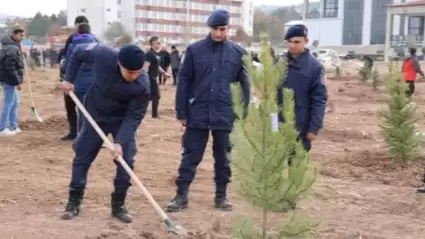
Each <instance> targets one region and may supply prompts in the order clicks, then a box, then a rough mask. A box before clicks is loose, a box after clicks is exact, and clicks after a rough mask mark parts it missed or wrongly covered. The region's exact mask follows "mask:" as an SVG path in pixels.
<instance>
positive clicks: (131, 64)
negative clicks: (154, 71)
mask: <svg viewBox="0 0 425 239" xmlns="http://www.w3.org/2000/svg"><path fill="white" fill-rule="evenodd" d="M118 62H119V63H120V65H121V66H122V67H124V68H125V69H127V70H130V71H137V70H140V69H142V67H143V63H144V62H145V52H144V51H143V50H142V49H140V47H138V46H137V45H135V44H127V45H124V46H123V47H121V49H120V51H119V52H118Z"/></svg>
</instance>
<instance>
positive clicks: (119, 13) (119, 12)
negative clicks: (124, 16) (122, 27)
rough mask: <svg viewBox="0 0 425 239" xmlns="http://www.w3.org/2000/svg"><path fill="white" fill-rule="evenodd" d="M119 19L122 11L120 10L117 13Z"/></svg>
mask: <svg viewBox="0 0 425 239" xmlns="http://www.w3.org/2000/svg"><path fill="white" fill-rule="evenodd" d="M117 17H118V18H121V11H120V10H118V11H117Z"/></svg>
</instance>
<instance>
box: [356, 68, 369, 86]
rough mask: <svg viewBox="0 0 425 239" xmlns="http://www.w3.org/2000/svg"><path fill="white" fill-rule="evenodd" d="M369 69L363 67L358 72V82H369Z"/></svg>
mask: <svg viewBox="0 0 425 239" xmlns="http://www.w3.org/2000/svg"><path fill="white" fill-rule="evenodd" d="M370 74H371V72H370V68H369V67H367V66H363V67H362V68H361V69H360V70H359V76H360V81H361V82H362V83H365V82H366V81H367V80H369V77H370Z"/></svg>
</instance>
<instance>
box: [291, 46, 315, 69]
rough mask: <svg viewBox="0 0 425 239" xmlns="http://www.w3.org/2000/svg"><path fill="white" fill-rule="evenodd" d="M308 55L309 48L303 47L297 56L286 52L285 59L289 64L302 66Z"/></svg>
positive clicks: (297, 66)
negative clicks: (302, 50)
mask: <svg viewBox="0 0 425 239" xmlns="http://www.w3.org/2000/svg"><path fill="white" fill-rule="evenodd" d="M310 56H311V54H310V50H308V49H305V50H304V52H303V53H301V54H300V55H298V56H297V57H292V56H291V55H290V53H289V52H288V53H286V55H285V60H286V61H287V62H288V64H289V65H290V66H293V67H296V68H302V67H303V66H304V65H305V62H307V59H308V57H310Z"/></svg>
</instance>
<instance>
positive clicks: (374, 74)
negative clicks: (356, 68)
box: [372, 67, 381, 91]
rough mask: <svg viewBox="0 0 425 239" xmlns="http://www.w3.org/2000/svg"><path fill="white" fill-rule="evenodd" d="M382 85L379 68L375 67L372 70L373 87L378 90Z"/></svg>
mask: <svg viewBox="0 0 425 239" xmlns="http://www.w3.org/2000/svg"><path fill="white" fill-rule="evenodd" d="M380 85H381V79H380V77H379V72H378V68H376V67H375V68H373V72H372V87H373V90H375V91H376V90H378V87H379V86H380Z"/></svg>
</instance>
